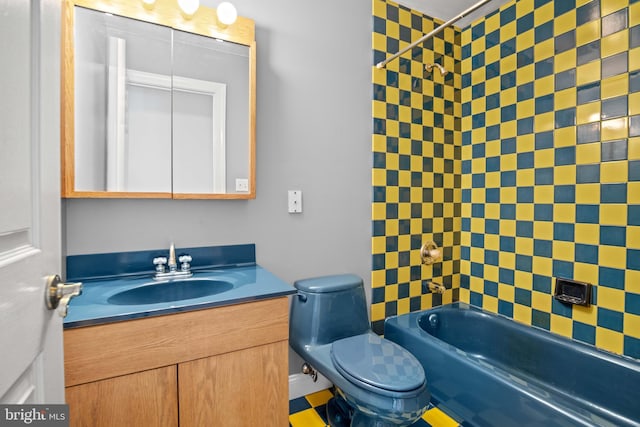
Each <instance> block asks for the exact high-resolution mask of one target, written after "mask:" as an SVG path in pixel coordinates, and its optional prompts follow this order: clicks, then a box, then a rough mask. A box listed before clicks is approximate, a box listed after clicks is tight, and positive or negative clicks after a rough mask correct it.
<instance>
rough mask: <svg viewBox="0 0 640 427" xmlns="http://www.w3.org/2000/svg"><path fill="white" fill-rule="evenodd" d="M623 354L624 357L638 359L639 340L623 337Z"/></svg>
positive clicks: (639, 355) (627, 336)
mask: <svg viewBox="0 0 640 427" xmlns="http://www.w3.org/2000/svg"><path fill="white" fill-rule="evenodd" d="M623 352H624V355H625V356H629V357H633V358H635V359H640V339H638V338H634V337H632V336H629V335H625V337H624V350H623Z"/></svg>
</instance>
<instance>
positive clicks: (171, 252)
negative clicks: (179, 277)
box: [167, 242, 178, 273]
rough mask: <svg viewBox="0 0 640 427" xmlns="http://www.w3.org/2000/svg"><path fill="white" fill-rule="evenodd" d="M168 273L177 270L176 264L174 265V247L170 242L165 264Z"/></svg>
mask: <svg viewBox="0 0 640 427" xmlns="http://www.w3.org/2000/svg"><path fill="white" fill-rule="evenodd" d="M167 266H168V267H169V271H170V272H174V273H175V271H176V270H177V269H178V264H177V263H176V247H175V246H174V245H173V242H171V246H169V262H168V263H167Z"/></svg>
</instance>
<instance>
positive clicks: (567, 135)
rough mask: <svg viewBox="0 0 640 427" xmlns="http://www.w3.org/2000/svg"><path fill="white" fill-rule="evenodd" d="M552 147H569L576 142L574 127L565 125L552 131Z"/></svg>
mask: <svg viewBox="0 0 640 427" xmlns="http://www.w3.org/2000/svg"><path fill="white" fill-rule="evenodd" d="M553 136H554V138H553V141H554V147H571V146H574V145H575V143H576V127H575V126H567V127H564V128H560V129H556V130H555V131H553Z"/></svg>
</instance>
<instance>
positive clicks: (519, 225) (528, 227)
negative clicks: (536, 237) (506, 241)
mask: <svg viewBox="0 0 640 427" xmlns="http://www.w3.org/2000/svg"><path fill="white" fill-rule="evenodd" d="M516 236H517V237H533V221H516Z"/></svg>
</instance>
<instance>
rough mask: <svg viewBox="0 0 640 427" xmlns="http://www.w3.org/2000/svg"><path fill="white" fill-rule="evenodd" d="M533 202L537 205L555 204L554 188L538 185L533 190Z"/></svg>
mask: <svg viewBox="0 0 640 427" xmlns="http://www.w3.org/2000/svg"><path fill="white" fill-rule="evenodd" d="M533 201H534V202H535V203H553V186H552V185H536V186H535V187H534V188H533Z"/></svg>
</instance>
